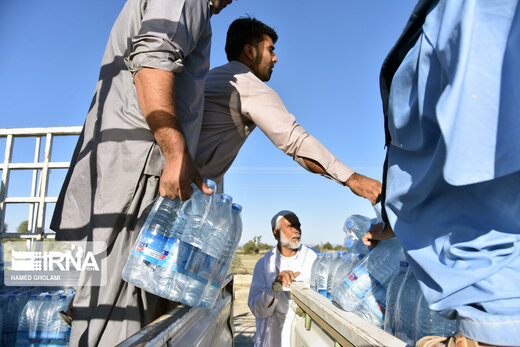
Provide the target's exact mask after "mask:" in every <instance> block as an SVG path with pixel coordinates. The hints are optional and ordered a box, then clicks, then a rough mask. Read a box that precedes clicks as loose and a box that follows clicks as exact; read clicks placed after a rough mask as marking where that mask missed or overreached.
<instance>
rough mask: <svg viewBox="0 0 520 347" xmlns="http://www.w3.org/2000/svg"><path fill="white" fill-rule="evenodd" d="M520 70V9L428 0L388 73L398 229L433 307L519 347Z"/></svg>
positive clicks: (389, 200)
mask: <svg viewBox="0 0 520 347" xmlns="http://www.w3.org/2000/svg"><path fill="white" fill-rule="evenodd" d="M421 11H422V18H421V13H420V12H421ZM422 20H424V22H422ZM421 25H422V26H421ZM519 65H520V7H519V6H518V0H494V1H480V0H466V1H463V0H439V1H421V2H419V4H418V5H417V7H416V10H415V12H414V14H413V15H412V17H411V19H410V22H409V23H408V25H407V28H406V29H405V33H403V35H402V36H401V38H400V41H399V42H398V44H397V45H396V47H394V49H393V51H392V52H391V53H390V55H389V57H387V61H386V62H385V65H384V66H383V70H382V74H381V76H382V96H383V105H384V107H385V114H386V116H387V121H386V125H387V129H386V130H387V140H388V142H387V145H388V157H387V170H386V175H385V177H384V180H385V186H384V187H385V192H384V193H385V196H386V197H385V212H386V216H387V217H388V221H389V222H390V224H391V226H392V228H393V230H394V232H395V234H396V235H397V237H398V238H399V239H400V241H401V242H402V244H403V246H404V248H405V249H406V250H407V254H408V257H409V260H410V263H411V266H412V268H413V270H414V272H415V274H416V277H417V279H418V280H419V282H420V284H421V288H422V290H423V292H424V294H425V297H426V299H427V301H428V303H429V304H430V307H431V308H432V309H434V310H436V311H439V312H440V313H441V314H443V315H445V316H447V317H450V318H457V332H459V333H461V334H463V335H464V336H467V337H469V338H472V339H475V340H478V341H481V342H485V343H490V344H498V345H507V346H517V345H520V136H518V134H516V132H517V131H518V130H519V129H520V114H519V113H520V67H519ZM392 68H394V69H395V71H392ZM385 83H386V84H385ZM388 86H389V90H388V88H386V87H388ZM385 88H386V89H385Z"/></svg>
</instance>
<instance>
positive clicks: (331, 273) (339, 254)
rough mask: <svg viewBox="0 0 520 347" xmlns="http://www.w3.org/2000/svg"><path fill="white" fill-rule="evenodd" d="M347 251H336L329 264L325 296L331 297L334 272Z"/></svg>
mask: <svg viewBox="0 0 520 347" xmlns="http://www.w3.org/2000/svg"><path fill="white" fill-rule="evenodd" d="M346 254H347V253H346V252H344V251H337V252H336V256H335V258H334V259H333V260H332V262H331V263H330V265H329V274H328V276H327V298H328V299H331V298H332V282H333V281H334V277H335V276H336V272H337V270H338V267H339V266H340V265H341V264H342V263H343V261H344V260H343V257H344V256H345V255H346Z"/></svg>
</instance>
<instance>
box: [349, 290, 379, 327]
mask: <svg viewBox="0 0 520 347" xmlns="http://www.w3.org/2000/svg"><path fill="white" fill-rule="evenodd" d="M386 293H387V288H386V287H385V286H382V285H378V286H376V287H374V288H373V289H372V290H370V291H369V292H368V293H366V294H365V296H364V297H363V300H362V301H361V302H360V304H359V306H358V307H356V308H355V309H354V313H355V314H357V315H358V316H360V317H362V318H364V319H365V320H367V321H369V322H370V323H372V324H374V325H375V326H377V327H378V328H383V325H384V321H385V313H386V295H387V294H386Z"/></svg>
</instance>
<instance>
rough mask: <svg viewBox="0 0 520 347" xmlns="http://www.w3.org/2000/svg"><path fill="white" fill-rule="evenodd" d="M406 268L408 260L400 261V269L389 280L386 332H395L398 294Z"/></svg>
mask: <svg viewBox="0 0 520 347" xmlns="http://www.w3.org/2000/svg"><path fill="white" fill-rule="evenodd" d="M406 270H408V262H406V261H401V262H399V269H398V270H397V271H396V272H395V273H394V274H393V276H392V277H391V278H390V281H389V282H388V287H387V291H386V314H385V323H384V329H385V331H386V332H388V333H390V334H392V335H394V334H395V305H396V302H397V295H398V294H399V289H401V285H402V284H403V281H404V279H405V274H406Z"/></svg>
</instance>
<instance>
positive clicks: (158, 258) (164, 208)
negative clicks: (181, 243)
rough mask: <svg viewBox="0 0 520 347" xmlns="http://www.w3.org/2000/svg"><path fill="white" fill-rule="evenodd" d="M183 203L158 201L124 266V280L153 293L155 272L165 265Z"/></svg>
mask: <svg viewBox="0 0 520 347" xmlns="http://www.w3.org/2000/svg"><path fill="white" fill-rule="evenodd" d="M181 203H182V202H181V200H180V199H175V200H172V199H170V198H168V197H163V196H159V197H158V198H157V200H156V201H155V203H154V204H153V207H152V210H151V211H150V213H149V214H148V217H147V218H146V221H145V223H144V225H143V227H142V229H141V232H140V233H139V236H138V237H137V240H136V242H135V245H134V248H133V249H132V252H131V254H130V257H129V258H128V261H127V262H126V264H125V267H124V269H123V272H122V274H121V277H122V278H123V280H125V281H127V282H129V283H131V284H133V285H135V286H137V287H140V288H143V289H145V290H151V289H152V288H150V285H151V284H152V283H153V281H152V278H153V273H154V271H155V270H156V268H157V267H158V266H164V265H165V264H166V258H167V256H168V251H167V250H166V249H167V245H168V244H169V243H171V242H172V240H171V233H172V230H173V225H174V223H175V220H176V219H177V213H178V210H179V208H180V206H181ZM152 291H153V290H152Z"/></svg>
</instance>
